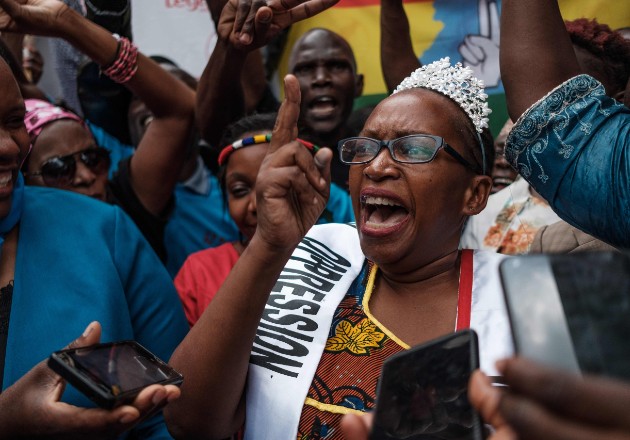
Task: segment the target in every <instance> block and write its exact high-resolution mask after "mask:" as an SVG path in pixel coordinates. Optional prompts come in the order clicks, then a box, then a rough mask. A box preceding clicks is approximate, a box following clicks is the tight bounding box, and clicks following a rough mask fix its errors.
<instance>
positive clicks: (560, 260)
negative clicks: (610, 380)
mask: <svg viewBox="0 0 630 440" xmlns="http://www.w3.org/2000/svg"><path fill="white" fill-rule="evenodd" d="M576 257H577V256H575V257H572V256H551V257H550V264H551V269H552V271H553V274H554V277H555V280H556V284H557V286H558V293H559V295H560V300H561V302H562V308H563V309H564V315H565V318H566V322H567V325H568V328H569V334H570V337H571V341H572V343H573V349H574V351H575V357H576V359H577V363H578V365H579V367H580V370H581V371H584V372H589V373H593V374H602V375H606V376H612V377H617V378H621V379H630V345H629V344H628V335H630V256H629V255H627V254H614V253H598V254H584V255H581V256H579V258H576Z"/></svg>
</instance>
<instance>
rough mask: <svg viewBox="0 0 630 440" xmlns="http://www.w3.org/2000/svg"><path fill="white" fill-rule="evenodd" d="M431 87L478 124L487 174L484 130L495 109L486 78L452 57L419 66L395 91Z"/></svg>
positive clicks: (476, 128)
mask: <svg viewBox="0 0 630 440" xmlns="http://www.w3.org/2000/svg"><path fill="white" fill-rule="evenodd" d="M417 88H424V89H431V90H435V91H436V92H438V93H441V94H442V95H445V96H447V97H449V98H451V99H452V100H453V101H455V103H456V104H457V105H458V106H460V107H461V109H462V110H464V112H466V114H467V115H468V117H469V118H470V120H471V122H472V123H473V125H474V126H475V130H476V134H477V140H478V141H479V146H480V147H481V155H482V161H483V163H482V168H483V174H485V173H486V152H485V150H484V148H483V141H482V139H481V135H480V133H481V132H482V131H483V129H484V128H488V115H489V114H490V113H492V110H490V107H488V103H487V102H486V99H488V95H486V93H485V92H484V85H483V81H482V80H480V79H478V78H476V77H475V75H474V74H473V71H472V69H471V68H470V67H463V66H462V64H461V63H457V64H455V65H454V66H451V59H450V58H449V57H445V58H442V59H440V60H438V61H434V62H432V63H431V64H427V65H425V66H422V67H420V68H419V69H416V70H415V71H414V72H412V73H411V75H409V76H408V77H407V78H405V79H404V80H402V82H401V83H400V84H399V85H398V87H396V90H394V92H393V93H392V95H393V94H395V93H398V92H401V91H403V90H410V89H417Z"/></svg>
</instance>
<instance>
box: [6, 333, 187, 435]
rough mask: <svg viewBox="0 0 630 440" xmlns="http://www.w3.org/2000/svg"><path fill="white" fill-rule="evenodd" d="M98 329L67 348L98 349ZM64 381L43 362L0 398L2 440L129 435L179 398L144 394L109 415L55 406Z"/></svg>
mask: <svg viewBox="0 0 630 440" xmlns="http://www.w3.org/2000/svg"><path fill="white" fill-rule="evenodd" d="M100 335H101V326H100V324H99V323H98V322H93V323H91V324H90V325H89V326H88V327H87V328H86V330H85V331H84V333H83V335H82V336H80V337H79V338H77V339H76V340H74V341H73V342H72V343H70V344H69V345H68V347H67V348H72V347H78V346H84V345H93V344H96V343H98V341H99V339H100ZM64 388H65V381H64V380H63V379H62V378H61V377H59V376H58V375H57V374H54V373H53V372H51V371H50V369H49V368H48V366H47V361H46V360H43V361H42V362H40V363H39V364H37V365H35V366H34V367H33V368H32V369H31V370H30V371H29V372H28V373H26V374H25V375H24V376H22V377H21V378H20V379H19V380H18V381H16V382H15V383H13V384H11V385H10V386H8V387H7V388H6V389H4V390H3V391H2V393H0V433H2V437H3V438H4V437H6V438H18V437H19V438H35V437H40V436H42V434H51V435H53V434H54V435H55V436H56V437H58V438H65V439H75V438H77V439H78V438H103V437H107V438H110V437H114V436H117V435H120V434H122V433H123V432H125V431H127V430H129V429H132V428H133V427H134V426H135V425H136V424H137V423H139V422H140V421H142V420H144V419H145V418H147V417H150V416H151V414H153V413H154V412H155V411H157V410H159V409H160V408H161V407H163V406H164V405H166V404H167V403H168V402H169V401H171V400H173V399H175V398H177V397H178V396H179V389H178V388H177V387H174V386H171V385H167V386H159V385H154V386H150V387H148V388H145V389H144V390H143V391H142V392H141V393H140V394H139V395H138V396H137V398H136V399H135V400H134V401H133V402H131V404H130V405H123V406H119V407H117V408H115V409H112V410H105V409H102V408H82V407H77V406H74V405H71V404H68V403H66V402H61V396H62V394H63V392H64Z"/></svg>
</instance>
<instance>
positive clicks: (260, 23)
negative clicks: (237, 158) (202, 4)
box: [196, 0, 338, 147]
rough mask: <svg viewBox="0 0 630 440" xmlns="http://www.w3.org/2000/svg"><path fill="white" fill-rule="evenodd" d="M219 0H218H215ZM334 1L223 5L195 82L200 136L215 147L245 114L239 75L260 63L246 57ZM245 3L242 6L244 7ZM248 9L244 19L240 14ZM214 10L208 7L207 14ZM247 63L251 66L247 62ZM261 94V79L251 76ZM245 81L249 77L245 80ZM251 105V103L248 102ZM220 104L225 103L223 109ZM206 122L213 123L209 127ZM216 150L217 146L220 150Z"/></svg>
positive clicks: (234, 1)
mask: <svg viewBox="0 0 630 440" xmlns="http://www.w3.org/2000/svg"><path fill="white" fill-rule="evenodd" d="M217 1H221V0H217ZM337 2H338V0H307V1H305V2H302V1H301V0H272V1H269V2H268V3H267V4H265V3H264V2H262V3H261V2H259V1H254V2H253V3H251V5H250V3H249V1H245V3H243V2H241V1H240V0H230V1H228V2H227V3H226V4H225V6H224V7H223V10H222V11H221V16H220V18H219V19H218V20H217V19H216V18H215V22H217V23H218V24H217V26H216V27H217V34H218V37H219V41H218V42H217V45H216V47H215V49H214V51H213V52H212V55H211V56H210V60H209V61H208V64H207V66H206V68H205V70H204V72H203V74H202V76H201V78H200V80H199V86H198V88H197V105H196V117H197V125H198V126H199V128H200V131H201V134H202V136H203V138H204V139H205V140H206V141H207V142H208V143H210V144H211V145H216V144H217V143H218V141H219V140H220V138H221V134H222V132H223V130H224V129H225V127H226V126H227V125H228V124H230V123H231V122H233V121H235V120H236V119H238V118H239V117H241V116H242V115H243V114H244V113H245V102H244V98H243V94H244V90H243V86H242V85H241V84H242V81H234V80H233V79H234V78H235V77H240V78H242V75H243V73H242V72H243V71H244V69H245V68H246V66H247V67H251V66H252V65H254V66H256V65H258V66H259V70H260V64H261V63H260V60H256V58H253V59H252V58H251V57H252V55H255V54H253V53H252V52H253V51H255V50H256V49H258V48H260V47H262V46H264V45H266V44H267V43H268V42H269V41H270V40H271V39H272V38H273V37H274V36H276V35H278V33H279V32H280V31H281V30H282V29H285V28H286V27H288V26H290V25H291V24H293V23H296V22H298V21H301V20H304V19H306V18H309V17H312V16H314V15H316V14H318V13H320V12H322V11H324V10H326V9H328V8H330V7H331V6H333V5H334V4H336V3H337ZM244 4H245V6H246V7H245V6H243V5H244ZM246 8H250V9H247V10H248V11H249V12H248V15H247V16H245V13H244V12H243V10H244V9H246ZM216 9H218V7H217V6H212V7H211V10H212V11H213V13H214V11H215V10H216ZM247 63H251V64H249V65H248V64H247ZM254 81H255V82H257V83H258V86H255V87H253V88H254V90H255V91H256V92H255V93H260V92H261V90H260V84H259V82H260V77H258V78H255V80H254ZM249 83H250V84H251V83H252V79H251V78H249ZM248 101H249V103H248V105H249V106H250V107H251V101H252V100H251V99H248ZM225 103H230V104H229V105H227V106H226V104H225ZM208 121H212V123H211V124H209V123H208ZM219 147H221V146H219Z"/></svg>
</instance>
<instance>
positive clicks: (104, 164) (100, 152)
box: [24, 147, 111, 187]
mask: <svg viewBox="0 0 630 440" xmlns="http://www.w3.org/2000/svg"><path fill="white" fill-rule="evenodd" d="M77 157H78V158H79V160H80V161H81V162H82V163H83V165H85V166H86V167H88V168H89V169H90V171H92V172H93V173H94V174H102V173H106V172H107V171H108V170H109V165H110V163H111V160H110V158H109V151H108V150H106V149H105V148H102V147H90V148H86V149H85V150H81V151H77V152H76V153H72V154H68V155H66V156H56V157H51V158H50V159H48V160H47V161H46V162H44V163H43V164H42V166H41V167H40V169H39V171H38V172H35V173H24V174H25V175H26V176H41V177H42V180H43V181H44V183H45V184H46V186H53V187H63V186H70V184H71V183H72V180H73V179H74V175H75V173H76V172H77Z"/></svg>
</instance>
